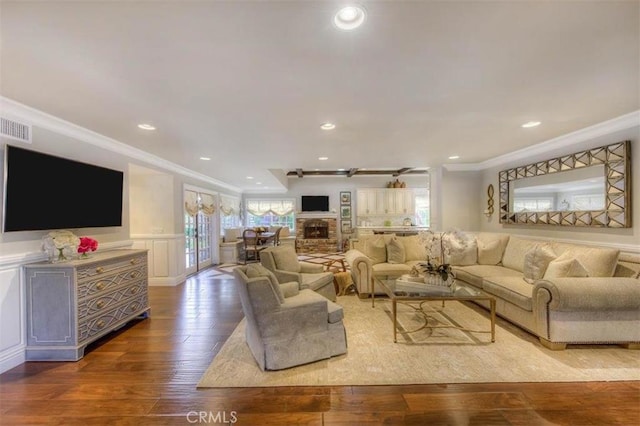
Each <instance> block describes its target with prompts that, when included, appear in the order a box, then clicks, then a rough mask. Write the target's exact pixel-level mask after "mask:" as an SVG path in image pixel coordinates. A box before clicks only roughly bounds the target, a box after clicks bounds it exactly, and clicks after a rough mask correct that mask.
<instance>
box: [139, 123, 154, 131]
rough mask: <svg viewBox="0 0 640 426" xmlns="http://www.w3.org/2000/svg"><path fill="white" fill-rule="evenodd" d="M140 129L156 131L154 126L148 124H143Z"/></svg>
mask: <svg viewBox="0 0 640 426" xmlns="http://www.w3.org/2000/svg"><path fill="white" fill-rule="evenodd" d="M138 127H139V128H141V129H143V130H155V129H156V128H155V126H152V125H151V124H147V123H142V124H138Z"/></svg>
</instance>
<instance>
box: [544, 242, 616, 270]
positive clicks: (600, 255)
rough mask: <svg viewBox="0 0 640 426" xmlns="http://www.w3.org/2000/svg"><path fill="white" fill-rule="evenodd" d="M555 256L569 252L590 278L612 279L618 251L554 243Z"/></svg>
mask: <svg viewBox="0 0 640 426" xmlns="http://www.w3.org/2000/svg"><path fill="white" fill-rule="evenodd" d="M552 247H553V250H554V251H555V252H556V253H557V254H564V253H565V252H570V253H572V254H573V257H575V258H576V259H578V260H579V261H580V263H582V266H584V268H585V269H586V270H587V272H588V273H589V276H590V277H612V276H614V274H615V271H616V266H617V263H618V257H619V256H620V250H618V249H613V248H600V247H589V246H585V245H578V244H569V243H560V242H554V243H553V244H552Z"/></svg>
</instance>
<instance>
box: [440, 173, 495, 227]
mask: <svg viewBox="0 0 640 426" xmlns="http://www.w3.org/2000/svg"><path fill="white" fill-rule="evenodd" d="M482 191H483V189H482V179H481V173H480V172H453V171H448V170H443V171H442V185H441V190H440V197H441V200H442V206H441V211H440V217H441V222H440V223H441V228H440V229H439V230H443V231H446V230H450V229H453V228H457V229H462V230H467V231H477V230H478V229H480V220H481V218H482V217H483V215H482V211H483V210H484V209H485V207H482V206H480V205H481V198H482V197H481V195H482ZM478 206H480V207H478Z"/></svg>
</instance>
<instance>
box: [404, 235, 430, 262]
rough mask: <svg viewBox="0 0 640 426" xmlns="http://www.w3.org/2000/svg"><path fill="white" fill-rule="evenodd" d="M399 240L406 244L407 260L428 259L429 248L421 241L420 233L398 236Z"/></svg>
mask: <svg viewBox="0 0 640 426" xmlns="http://www.w3.org/2000/svg"><path fill="white" fill-rule="evenodd" d="M398 241H400V243H401V244H402V245H403V246H404V254H405V262H408V261H410V260H427V250H426V249H425V247H424V245H423V244H422V243H421V242H420V237H419V236H418V235H412V236H410V237H398Z"/></svg>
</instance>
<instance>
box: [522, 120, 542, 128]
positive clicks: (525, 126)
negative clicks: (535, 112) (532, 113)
mask: <svg viewBox="0 0 640 426" xmlns="http://www.w3.org/2000/svg"><path fill="white" fill-rule="evenodd" d="M539 125H540V122H539V121H528V122H526V123H524V124H523V125H522V127H524V128H525V129H528V128H529V127H536V126H539Z"/></svg>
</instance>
